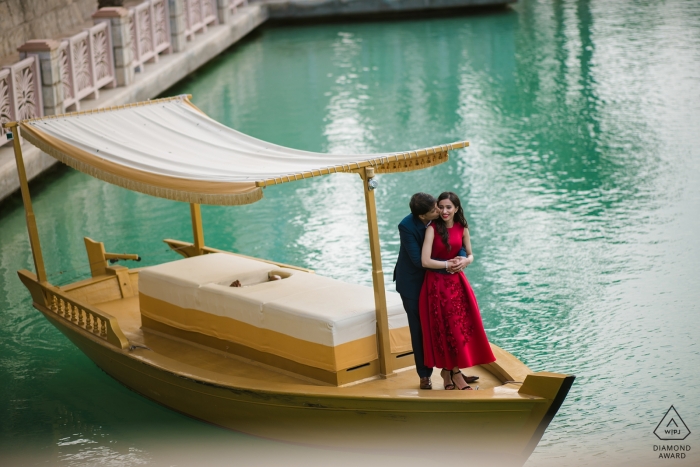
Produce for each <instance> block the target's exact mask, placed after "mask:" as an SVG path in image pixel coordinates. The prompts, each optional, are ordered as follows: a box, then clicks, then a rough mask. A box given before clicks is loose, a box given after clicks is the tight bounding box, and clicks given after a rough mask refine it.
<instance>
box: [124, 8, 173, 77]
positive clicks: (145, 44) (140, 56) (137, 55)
mask: <svg viewBox="0 0 700 467" xmlns="http://www.w3.org/2000/svg"><path fill="white" fill-rule="evenodd" d="M129 18H130V20H131V21H130V22H129V32H130V33H131V50H132V52H133V54H134V62H133V65H134V68H135V69H136V71H139V72H141V71H143V64H144V63H146V62H149V61H152V62H157V61H158V54H160V53H161V52H166V53H170V52H172V46H171V44H170V11H169V9H168V0H147V1H145V2H143V3H141V4H139V5H137V6H135V7H132V8H130V9H129Z"/></svg>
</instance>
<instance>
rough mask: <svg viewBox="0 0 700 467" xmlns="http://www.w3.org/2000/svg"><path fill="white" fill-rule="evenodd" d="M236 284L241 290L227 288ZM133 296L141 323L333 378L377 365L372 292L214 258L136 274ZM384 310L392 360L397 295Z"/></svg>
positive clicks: (406, 342) (403, 324)
mask: <svg viewBox="0 0 700 467" xmlns="http://www.w3.org/2000/svg"><path fill="white" fill-rule="evenodd" d="M270 273H274V274H277V275H280V276H283V277H284V279H282V280H277V281H269V279H268V277H269V274H270ZM236 279H238V280H239V281H241V283H242V285H243V287H229V285H230V283H231V282H233V281H234V280H236ZM139 293H140V300H141V313H142V314H143V315H144V316H147V317H148V318H151V319H154V320H156V321H159V322H162V323H164V324H167V325H169V326H172V327H175V328H178V329H184V330H188V331H194V332H198V333H202V334H205V335H208V336H213V337H217V338H219V339H224V340H228V341H231V342H235V343H238V344H242V345H245V346H248V347H251V348H253V349H256V350H258V351H262V352H267V353H271V354H274V355H277V356H280V357H284V358H286V359H290V360H293V361H296V362H298V363H302V364H305V365H310V366H313V367H316V368H321V369H325V370H329V371H340V370H343V369H347V368H351V367H354V366H357V365H362V364H364V363H367V362H370V361H372V360H374V359H376V358H377V344H376V315H375V307H374V292H373V289H372V288H371V287H366V286H360V285H354V284H347V283H344V282H341V281H338V280H335V279H330V278H327V277H322V276H318V275H316V274H313V273H307V272H303V271H298V270H294V269H288V268H280V267H278V266H275V265H273V264H270V263H265V262H263V261H257V260H253V259H248V258H242V257H239V256H236V255H230V254H224V253H217V254H210V255H204V256H197V257H193V258H187V259H183V260H179V261H174V262H171V263H166V264H161V265H159V266H154V267H150V268H145V269H143V270H142V271H141V272H140V273H139ZM387 306H388V313H389V328H390V342H391V349H392V352H395V353H403V352H410V350H411V344H410V333H409V331H408V322H407V318H406V313H405V312H404V309H403V305H402V303H401V299H400V297H399V296H398V294H396V293H392V292H387Z"/></svg>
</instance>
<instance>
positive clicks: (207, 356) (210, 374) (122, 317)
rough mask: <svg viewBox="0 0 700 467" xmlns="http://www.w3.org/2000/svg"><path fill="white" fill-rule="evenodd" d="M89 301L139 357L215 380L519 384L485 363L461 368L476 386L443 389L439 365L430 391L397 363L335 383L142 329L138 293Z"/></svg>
mask: <svg viewBox="0 0 700 467" xmlns="http://www.w3.org/2000/svg"><path fill="white" fill-rule="evenodd" d="M93 306H94V307H96V308H98V309H100V310H102V311H104V312H106V313H109V314H110V315H112V316H114V317H115V318H117V319H118V321H119V325H120V327H121V329H122V331H123V332H124V334H125V335H126V336H127V338H128V339H129V341H130V343H131V345H132V347H135V348H134V349H133V351H132V353H134V354H135V355H137V356H138V358H140V359H142V360H144V361H145V362H148V363H151V364H154V365H157V366H164V367H166V368H167V369H169V370H171V371H174V372H176V373H178V374H180V375H183V376H188V377H191V378H194V379H197V380H203V381H209V382H212V383H215V384H220V385H226V386H228V385H230V386H234V387H248V388H251V389H262V388H265V389H267V390H271V389H272V390H275V391H280V392H286V391H290V392H293V393H297V392H298V391H299V389H300V388H299V386H304V387H305V389H304V391H305V392H313V393H318V394H323V393H328V394H331V393H332V394H336V395H337V394H339V392H340V393H345V394H346V395H349V394H357V393H364V394H366V395H367V396H369V397H372V395H376V396H392V397H396V396H402V397H409V398H411V397H440V398H443V397H477V395H480V394H481V395H484V396H486V395H487V393H488V397H489V398H493V397H494V391H495V392H497V393H502V394H503V396H506V397H508V398H510V397H518V394H517V390H518V388H519V385H515V384H505V385H504V384H503V383H502V382H501V381H500V380H499V379H498V378H497V377H496V376H495V375H494V374H492V373H491V372H490V371H489V370H488V369H486V368H483V367H480V366H477V367H473V368H470V369H469V370H468V371H466V374H469V375H476V376H479V381H478V383H475V384H472V387H474V388H475V389H476V388H477V387H478V388H479V390H478V391H445V390H444V389H443V387H442V378H441V377H440V375H439V372H438V371H436V372H435V373H434V375H433V391H424V390H420V389H418V377H417V375H416V373H415V371H414V367H408V368H405V369H402V370H401V371H399V372H397V373H396V376H394V377H391V378H386V379H382V378H379V377H376V378H372V379H368V380H363V381H359V382H356V383H352V384H349V385H346V386H343V387H340V388H337V387H334V386H331V385H327V384H325V383H323V382H319V381H315V380H311V379H307V378H304V377H301V376H297V375H294V374H292V373H289V372H285V371H284V370H279V369H276V368H272V367H268V366H266V365H263V364H260V363H258V362H254V361H252V360H248V359H245V358H242V357H238V356H235V355H231V354H228V353H225V352H221V351H219V350H216V349H211V348H208V347H205V346H202V345H199V344H196V343H192V342H188V341H185V340H183V339H179V338H177V337H172V336H168V335H165V334H161V333H158V332H154V331H150V330H148V329H143V328H142V327H141V316H140V312H139V299H138V296H132V297H129V298H121V299H117V300H111V301H108V302H103V303H99V304H95V305H93ZM494 350H496V349H494ZM498 350H500V349H498ZM501 352H503V351H501ZM271 383H273V384H271ZM329 390H330V391H329Z"/></svg>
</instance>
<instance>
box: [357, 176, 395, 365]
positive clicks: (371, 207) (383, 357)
mask: <svg viewBox="0 0 700 467" xmlns="http://www.w3.org/2000/svg"><path fill="white" fill-rule="evenodd" d="M359 173H360V176H361V177H362V181H363V184H362V185H363V186H364V190H365V207H366V209H367V228H368V230H369V249H370V252H371V254H372V285H373V286H374V308H375V309H376V313H377V340H378V350H379V375H380V376H381V377H382V378H389V377H391V376H395V375H396V373H394V368H393V365H392V361H391V345H390V341H389V317H388V313H387V308H386V291H385V290H384V272H383V270H382V253H381V249H380V245H379V228H378V226H377V208H376V206H375V202H374V188H373V187H370V185H369V181H370V180H371V179H372V178H374V168H372V167H365V168H364V169H362V170H361V171H360V172H359Z"/></svg>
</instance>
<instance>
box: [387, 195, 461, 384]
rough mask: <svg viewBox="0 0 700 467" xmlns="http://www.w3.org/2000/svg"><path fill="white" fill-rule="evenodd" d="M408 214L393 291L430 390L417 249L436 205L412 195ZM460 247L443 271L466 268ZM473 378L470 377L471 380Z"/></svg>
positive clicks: (435, 213) (430, 371) (427, 198)
mask: <svg viewBox="0 0 700 467" xmlns="http://www.w3.org/2000/svg"><path fill="white" fill-rule="evenodd" d="M409 207H410V208H411V214H409V215H408V216H406V217H404V219H403V220H402V221H401V222H400V223H399V235H400V237H401V247H400V249H399V259H398V261H397V262H396V267H395V268H394V281H395V282H396V291H397V292H398V293H399V295H401V300H402V301H403V307H404V309H405V310H406V314H407V315H408V327H409V329H410V331H411V344H412V345H413V358H414V359H415V361H416V371H417V372H418V377H419V378H420V388H421V389H432V388H433V385H432V382H431V381H430V376H431V375H432V374H433V369H432V368H428V367H427V366H425V364H424V363H423V333H422V331H421V324H420V315H419V313H418V297H419V296H420V290H421V288H422V287H423V279H424V278H425V269H424V268H423V265H422V263H421V258H420V257H421V249H422V248H423V240H424V239H425V230H426V229H427V228H428V225H430V223H431V222H432V221H433V220H435V219H437V217H438V214H439V213H438V209H437V203H436V200H435V198H434V197H433V196H431V195H429V194H427V193H416V194H415V195H413V196H412V197H411V201H410V202H409ZM466 256H467V255H466V252H465V250H464V248H462V249H461V250H460V252H459V254H458V255H457V257H456V258H454V259H453V260H451V261H449V262H448V269H447V272H457V271H461V270H462V269H464V268H465V267H466V266H467V258H466ZM472 378H474V377H471V378H469V379H471V380H472V381H474V379H472Z"/></svg>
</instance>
